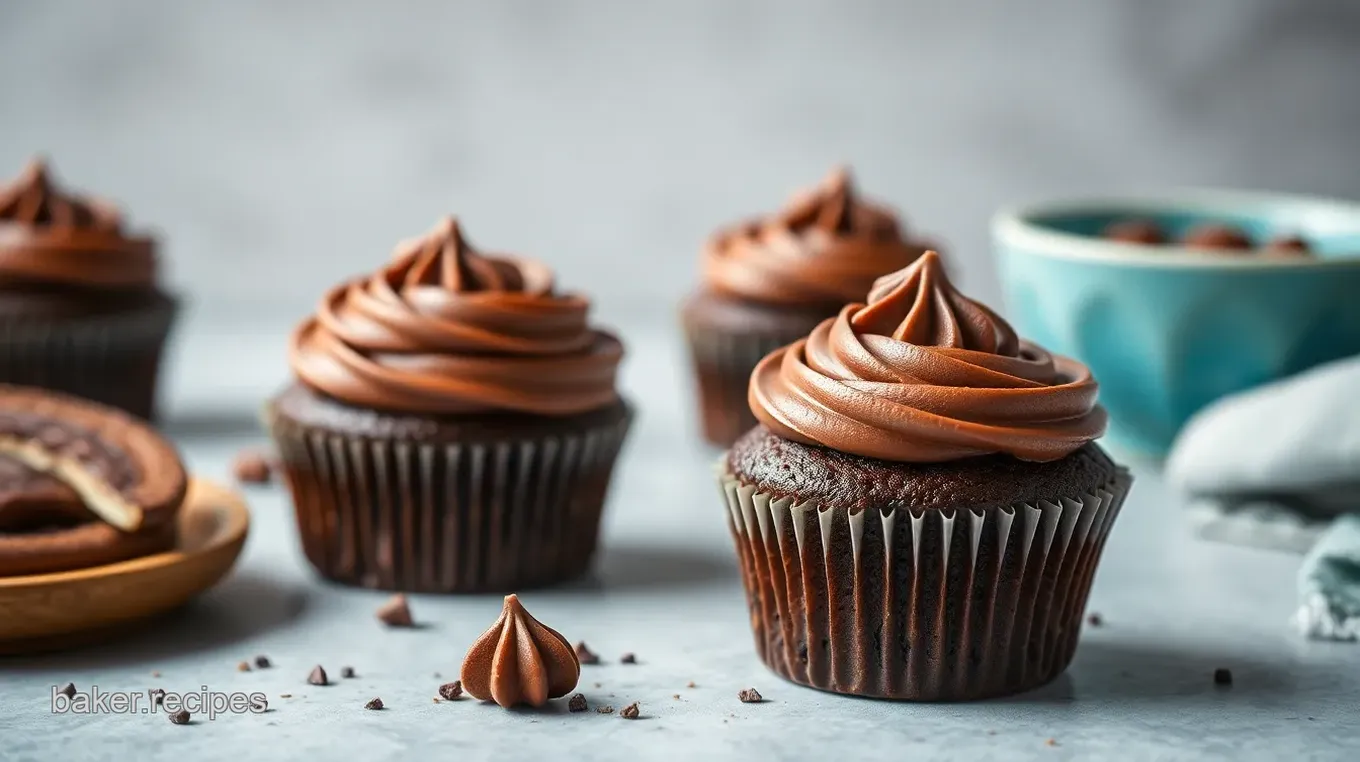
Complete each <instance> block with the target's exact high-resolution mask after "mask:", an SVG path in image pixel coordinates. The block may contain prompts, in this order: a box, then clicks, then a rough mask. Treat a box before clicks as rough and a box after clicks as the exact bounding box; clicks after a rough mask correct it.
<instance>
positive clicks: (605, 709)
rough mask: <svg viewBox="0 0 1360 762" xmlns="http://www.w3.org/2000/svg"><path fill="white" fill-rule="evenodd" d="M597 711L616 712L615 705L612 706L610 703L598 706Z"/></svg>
mask: <svg viewBox="0 0 1360 762" xmlns="http://www.w3.org/2000/svg"><path fill="white" fill-rule="evenodd" d="M595 711H597V712H599V713H600V714H613V713H614V707H612V706H610V705H608V704H605V705H604V706H602V707H598V708H597V709H596V710H595Z"/></svg>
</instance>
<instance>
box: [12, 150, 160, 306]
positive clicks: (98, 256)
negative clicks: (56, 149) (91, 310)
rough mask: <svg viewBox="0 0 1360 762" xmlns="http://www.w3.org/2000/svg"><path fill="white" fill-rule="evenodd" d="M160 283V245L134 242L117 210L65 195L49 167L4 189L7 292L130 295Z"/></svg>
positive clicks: (34, 167)
mask: <svg viewBox="0 0 1360 762" xmlns="http://www.w3.org/2000/svg"><path fill="white" fill-rule="evenodd" d="M155 279H156V251H155V244H154V242H153V241H152V240H151V239H150V238H147V237H143V236H135V235H129V234H127V233H126V232H125V231H124V230H123V223H122V218H121V216H120V214H119V213H118V210H117V209H116V208H114V207H113V206H112V205H110V204H108V203H106V202H104V201H100V200H97V199H91V198H85V197H81V196H78V195H73V194H68V193H63V192H62V191H61V190H60V189H59V188H58V187H57V186H56V184H55V183H54V182H53V180H52V178H51V175H50V174H49V172H48V170H47V166H46V165H45V164H44V163H43V162H42V161H37V160H35V161H33V162H31V163H30V164H29V165H28V167H26V168H25V169H24V171H23V172H22V173H21V174H20V175H19V177H18V178H17V179H15V180H14V181H13V182H11V183H10V184H9V185H8V186H6V187H3V188H0V284H14V283H21V284H42V285H60V286H82V287H91V288H119V289H127V288H147V287H150V286H152V285H153V284H154V283H155Z"/></svg>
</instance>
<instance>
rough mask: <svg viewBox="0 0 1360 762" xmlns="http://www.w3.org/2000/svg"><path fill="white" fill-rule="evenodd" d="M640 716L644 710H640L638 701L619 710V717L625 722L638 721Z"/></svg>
mask: <svg viewBox="0 0 1360 762" xmlns="http://www.w3.org/2000/svg"><path fill="white" fill-rule="evenodd" d="M640 714H642V710H641V709H638V702H636V701H634V702H633V703H631V704H629V705H628V706H625V707H624V708H623V709H621V710H619V716H620V717H622V718H623V719H625V720H636V719H637V718H638V715H640Z"/></svg>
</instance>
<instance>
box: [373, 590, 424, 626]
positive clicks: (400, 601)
mask: <svg viewBox="0 0 1360 762" xmlns="http://www.w3.org/2000/svg"><path fill="white" fill-rule="evenodd" d="M377 616H378V621H380V622H382V623H383V624H385V625H387V626H388V627H411V626H414V625H415V620H414V619H412V618H411V606H410V605H409V604H408V603H407V602H406V596H404V595H401V594H397V595H394V596H392V597H391V598H390V599H388V601H387V603H384V604H383V605H382V606H381V607H380V608H379V609H378V612H377Z"/></svg>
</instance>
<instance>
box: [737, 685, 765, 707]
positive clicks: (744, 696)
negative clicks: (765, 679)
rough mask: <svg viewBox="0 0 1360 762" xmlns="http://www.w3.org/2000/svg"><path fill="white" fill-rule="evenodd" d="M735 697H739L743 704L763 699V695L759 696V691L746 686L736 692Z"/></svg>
mask: <svg viewBox="0 0 1360 762" xmlns="http://www.w3.org/2000/svg"><path fill="white" fill-rule="evenodd" d="M737 698H739V699H741V703H743V704H759V703H760V702H762V701H764V700H765V697H764V696H761V695H760V691H758V690H756V689H755V688H747V689H746V690H744V691H740V692H738V693H737Z"/></svg>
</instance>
